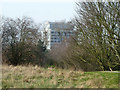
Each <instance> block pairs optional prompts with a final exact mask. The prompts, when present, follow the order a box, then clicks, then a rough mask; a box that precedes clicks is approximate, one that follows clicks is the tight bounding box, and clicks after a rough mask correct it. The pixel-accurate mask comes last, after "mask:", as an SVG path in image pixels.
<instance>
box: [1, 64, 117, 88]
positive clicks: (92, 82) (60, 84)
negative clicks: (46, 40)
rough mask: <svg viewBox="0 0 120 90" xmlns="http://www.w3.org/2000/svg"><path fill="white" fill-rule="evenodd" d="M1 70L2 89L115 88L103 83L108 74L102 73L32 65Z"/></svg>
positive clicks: (7, 67)
mask: <svg viewBox="0 0 120 90" xmlns="http://www.w3.org/2000/svg"><path fill="white" fill-rule="evenodd" d="M2 70H3V72H2V75H3V78H2V87H3V88H10V87H13V88H47V87H49V88H71V87H72V88H73V87H75V88H76V87H77V88H103V87H110V88H115V87H116V88H117V84H116V83H114V82H113V83H112V84H111V83H108V82H109V81H108V82H106V83H103V82H104V80H106V78H109V77H107V75H108V74H107V75H105V74H103V75H102V73H103V72H98V73H97V72H83V71H73V70H63V69H56V68H51V67H49V68H42V67H38V66H32V65H28V66H12V65H11V66H8V65H3V66H2ZM106 73H107V72H106ZM112 76H115V77H116V76H117V74H116V73H114V74H113V75H112ZM116 78H117V77H116ZM113 79H115V78H113ZM113 79H112V80H113ZM104 84H106V85H104ZM107 84H109V85H110V86H109V85H107Z"/></svg>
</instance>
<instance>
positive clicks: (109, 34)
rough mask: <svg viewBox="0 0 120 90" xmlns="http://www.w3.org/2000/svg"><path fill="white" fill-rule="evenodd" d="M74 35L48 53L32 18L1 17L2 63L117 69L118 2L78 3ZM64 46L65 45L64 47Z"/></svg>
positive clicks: (119, 49)
mask: <svg viewBox="0 0 120 90" xmlns="http://www.w3.org/2000/svg"><path fill="white" fill-rule="evenodd" d="M76 13H77V15H76V17H75V18H73V20H71V21H72V23H73V24H74V26H75V27H76V31H75V35H74V36H72V37H71V38H70V39H69V40H67V42H66V40H65V41H63V42H62V43H61V44H60V45H59V46H56V47H54V48H53V49H52V50H51V51H48V50H46V45H45V44H44V41H42V40H41V34H40V26H39V25H38V24H36V23H35V22H34V21H33V20H32V19H31V18H28V17H23V18H21V19H20V18H17V19H11V18H4V17H3V18H2V28H1V31H2V59H3V62H6V63H9V64H13V65H19V64H28V63H30V64H34V65H35V64H39V65H41V66H44V65H53V66H56V67H60V68H73V69H75V70H79V69H82V70H85V71H91V70H93V71H98V70H110V71H112V70H119V68H120V2H77V3H76ZM66 43H67V44H66Z"/></svg>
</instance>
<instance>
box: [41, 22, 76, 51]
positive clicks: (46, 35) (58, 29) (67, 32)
mask: <svg viewBox="0 0 120 90" xmlns="http://www.w3.org/2000/svg"><path fill="white" fill-rule="evenodd" d="M72 35H74V26H73V25H72V23H70V22H68V23H66V22H46V23H45V24H43V26H42V30H41V36H42V40H43V41H44V42H45V45H46V46H47V49H51V48H52V46H54V45H55V44H60V43H61V42H62V41H63V40H64V39H65V38H67V39H68V38H70V37H71V36H72Z"/></svg>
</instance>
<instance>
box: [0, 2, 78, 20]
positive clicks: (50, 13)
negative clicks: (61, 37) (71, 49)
mask: <svg viewBox="0 0 120 90" xmlns="http://www.w3.org/2000/svg"><path fill="white" fill-rule="evenodd" d="M75 1H76V0H0V15H2V16H6V17H12V18H16V17H22V16H28V17H31V18H33V20H34V21H36V22H44V21H60V20H67V21H69V20H71V19H72V18H73V17H74V15H75V14H76V13H75V10H74V9H75V6H76V5H75Z"/></svg>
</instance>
